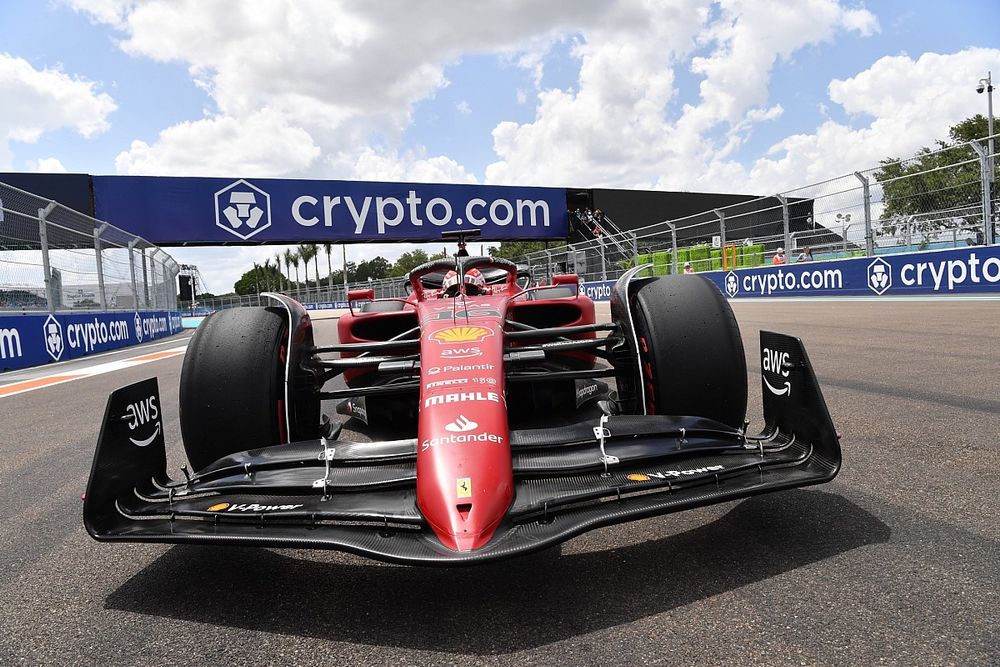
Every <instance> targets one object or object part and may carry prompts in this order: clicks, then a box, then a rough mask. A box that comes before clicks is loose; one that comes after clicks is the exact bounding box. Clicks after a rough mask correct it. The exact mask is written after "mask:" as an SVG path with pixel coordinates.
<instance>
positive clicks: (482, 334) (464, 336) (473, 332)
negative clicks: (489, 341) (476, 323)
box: [431, 327, 493, 343]
mask: <svg viewBox="0 0 1000 667" xmlns="http://www.w3.org/2000/svg"><path fill="white" fill-rule="evenodd" d="M492 335H493V331H491V330H490V329H487V328H486V327H450V328H448V329H441V331H435V332H434V333H432V334H431V338H433V339H434V340H436V341H437V342H439V343H474V342H478V341H481V340H483V339H484V338H487V337H488V336H492Z"/></svg>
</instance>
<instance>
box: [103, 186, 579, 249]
mask: <svg viewBox="0 0 1000 667" xmlns="http://www.w3.org/2000/svg"><path fill="white" fill-rule="evenodd" d="M93 183H94V207H95V211H96V217H97V218H98V219H100V220H105V221H107V222H110V223H111V224H112V225H115V226H117V227H120V228H121V229H124V230H125V231H128V232H131V233H133V234H136V235H138V236H142V237H143V238H145V239H146V240H148V241H150V242H152V243H155V244H160V245H179V244H216V243H300V242H303V241H310V242H321V241H337V242H349V243H350V242H361V241H439V240H440V239H441V233H442V232H445V231H457V230H463V229H464V230H476V229H478V230H480V232H481V236H480V237H479V238H481V239H483V240H503V239H556V238H565V237H566V235H567V234H568V229H569V216H568V213H567V209H566V191H565V190H564V189H562V188H528V187H502V186H490V185H445V184H427V183H377V182H364V181H307V180H292V179H272V178H255V179H227V178H168V177H156V176H94V178H93Z"/></svg>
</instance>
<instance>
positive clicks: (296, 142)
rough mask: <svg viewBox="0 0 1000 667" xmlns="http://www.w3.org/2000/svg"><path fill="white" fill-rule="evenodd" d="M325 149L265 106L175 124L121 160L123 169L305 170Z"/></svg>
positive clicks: (203, 172)
mask: <svg viewBox="0 0 1000 667" xmlns="http://www.w3.org/2000/svg"><path fill="white" fill-rule="evenodd" d="M319 154H320V149H319V147H318V146H317V145H316V144H315V143H314V142H313V139H312V137H311V136H310V135H309V133H308V132H306V131H305V130H303V129H302V128H299V127H292V126H290V125H289V124H288V119H287V118H285V117H284V116H282V115H281V114H278V113H274V112H273V111H271V110H269V109H264V110H262V111H259V112H257V113H253V114H249V115H248V116H246V117H244V118H241V119H236V118H233V117H230V116H216V117H214V118H206V119H203V120H198V121H194V122H189V123H181V124H179V125H174V126H172V127H169V128H167V129H165V130H163V131H162V132H161V133H160V136H159V138H158V139H157V141H156V142H155V143H154V144H153V145H152V146H151V145H149V144H147V143H145V142H143V141H133V142H132V145H131V146H130V147H129V150H128V151H124V152H122V153H119V155H118V157H117V158H116V160H115V166H116V168H117V170H118V173H121V174H152V175H183V176H224V175H228V174H233V173H239V174H240V175H242V176H247V177H250V176H257V177H268V176H281V175H284V174H288V173H292V172H299V171H302V170H304V169H306V168H307V167H308V166H309V165H310V164H312V163H313V161H314V160H316V158H317V157H319Z"/></svg>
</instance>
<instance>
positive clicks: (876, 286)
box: [868, 258, 892, 296]
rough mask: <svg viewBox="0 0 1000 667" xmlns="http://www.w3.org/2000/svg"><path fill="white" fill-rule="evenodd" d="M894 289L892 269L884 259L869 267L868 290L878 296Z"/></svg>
mask: <svg viewBox="0 0 1000 667" xmlns="http://www.w3.org/2000/svg"><path fill="white" fill-rule="evenodd" d="M890 287H892V267H891V266H889V263H888V262H887V261H885V260H884V259H882V258H877V259H875V261H873V262H872V263H871V264H869V265H868V288H869V289H870V290H871V291H873V292H875V293H876V294H878V295H880V296H881V295H882V294H884V293H885V291H886V290H887V289H889V288H890Z"/></svg>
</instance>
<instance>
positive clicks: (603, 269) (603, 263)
mask: <svg viewBox="0 0 1000 667" xmlns="http://www.w3.org/2000/svg"><path fill="white" fill-rule="evenodd" d="M597 241H598V243H600V245H601V280H607V279H608V260H607V258H606V257H605V256H604V236H603V235H602V236H599V237H597Z"/></svg>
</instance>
